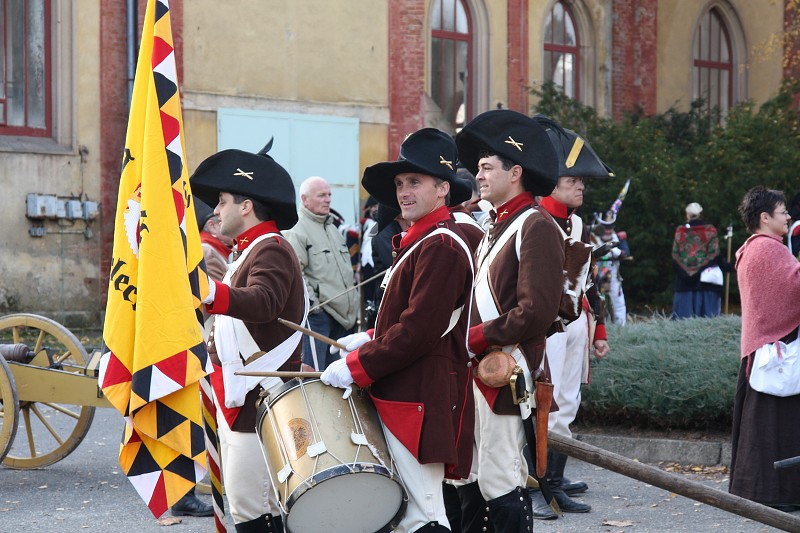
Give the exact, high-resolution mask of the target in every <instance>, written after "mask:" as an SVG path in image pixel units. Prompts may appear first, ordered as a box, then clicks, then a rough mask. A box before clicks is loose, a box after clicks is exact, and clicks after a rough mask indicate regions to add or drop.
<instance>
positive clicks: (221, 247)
mask: <svg viewBox="0 0 800 533" xmlns="http://www.w3.org/2000/svg"><path fill="white" fill-rule="evenodd" d="M200 242H202V243H205V244H208V245H209V246H211V247H212V248H214V249H215V250H216V251H218V252H219V253H220V255H222V256H223V257H228V256H229V255H230V253H231V249H230V248H228V247H227V246H225V244H223V242H222V241H221V240H219V239H217V238H216V237H214V236H213V235H211V234H210V233H209V232H207V231H201V232H200Z"/></svg>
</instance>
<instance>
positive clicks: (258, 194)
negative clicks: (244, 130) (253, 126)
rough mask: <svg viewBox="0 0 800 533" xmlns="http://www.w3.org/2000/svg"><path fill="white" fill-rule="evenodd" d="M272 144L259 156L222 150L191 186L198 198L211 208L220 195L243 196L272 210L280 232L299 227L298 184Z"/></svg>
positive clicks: (203, 165)
mask: <svg viewBox="0 0 800 533" xmlns="http://www.w3.org/2000/svg"><path fill="white" fill-rule="evenodd" d="M270 148H272V140H270V141H269V142H268V143H267V145H266V146H265V147H264V148H262V149H261V150H260V151H259V152H258V153H257V154H253V153H250V152H245V151H243V150H236V149H229V150H222V151H221V152H217V153H216V154H214V155H212V156H210V157H209V158H207V159H206V160H205V161H203V162H202V163H200V166H198V167H197V170H195V171H194V174H192V177H191V178H189V182H190V183H191V186H192V192H193V193H194V195H195V196H196V197H198V198H200V200H202V201H203V202H205V203H207V204H208V205H214V206H215V205H217V202H218V201H219V193H221V192H227V193H231V194H240V195H242V196H247V197H248V198H252V199H253V200H257V201H259V202H261V203H263V204H264V205H266V206H267V207H268V208H269V211H270V213H271V214H272V218H273V219H274V220H275V223H276V224H277V226H278V229H281V230H284V229H289V228H291V227H292V226H294V225H295V224H297V204H296V203H295V202H296V200H295V190H294V183H292V178H291V177H290V176H289V173H288V172H286V169H284V168H283V167H282V166H280V165H279V164H278V163H277V162H276V161H275V160H274V159H272V157H270V156H268V155H267V151H268V150H269V149H270Z"/></svg>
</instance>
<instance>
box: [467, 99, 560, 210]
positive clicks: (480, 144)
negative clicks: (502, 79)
mask: <svg viewBox="0 0 800 533" xmlns="http://www.w3.org/2000/svg"><path fill="white" fill-rule="evenodd" d="M456 144H457V145H458V155H459V157H460V158H461V162H462V163H464V166H465V167H466V168H467V169H470V172H477V170H478V161H480V154H481V152H491V153H494V154H497V155H498V156H501V157H503V158H505V159H510V160H511V161H513V162H514V163H516V164H518V165H519V166H521V167H522V169H523V170H524V171H525V172H524V175H523V185H524V187H525V190H526V191H529V192H531V193H533V194H535V195H537V196H549V195H550V193H551V192H553V189H554V188H555V186H556V184H557V183H558V158H557V156H556V153H555V151H554V150H553V144H552V143H551V142H550V139H549V138H548V136H547V132H545V131H544V128H543V127H542V126H540V125H539V123H537V122H536V121H535V120H533V119H532V118H530V117H528V116H525V115H523V114H522V113H517V112H516V111H511V110H510V109H494V110H492V111H486V112H485V113H481V114H480V115H478V116H477V117H475V118H474V119H472V120H471V121H470V122H469V124H467V125H466V126H464V129H462V130H461V131H460V132H458V135H456Z"/></svg>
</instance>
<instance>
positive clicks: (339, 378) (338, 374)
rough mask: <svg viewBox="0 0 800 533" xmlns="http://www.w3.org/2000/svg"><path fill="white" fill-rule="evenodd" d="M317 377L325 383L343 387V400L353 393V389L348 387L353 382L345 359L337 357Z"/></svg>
mask: <svg viewBox="0 0 800 533" xmlns="http://www.w3.org/2000/svg"><path fill="white" fill-rule="evenodd" d="M319 379H320V380H322V382H323V383H324V384H326V385H330V386H332V387H338V388H340V389H344V394H342V398H344V399H345V400H346V399H347V398H349V397H350V394H352V393H353V389H352V387H350V385H352V384H353V375H352V374H351V373H350V369H349V368H347V361H345V360H344V359H337V360H336V361H334V362H333V363H331V364H330V365H328V368H326V369H325V371H324V372H323V373H322V375H321V376H320V377H319Z"/></svg>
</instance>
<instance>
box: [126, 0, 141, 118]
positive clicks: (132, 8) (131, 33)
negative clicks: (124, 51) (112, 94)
mask: <svg viewBox="0 0 800 533" xmlns="http://www.w3.org/2000/svg"><path fill="white" fill-rule="evenodd" d="M136 2H137V0H125V3H126V6H125V7H126V9H125V11H126V14H127V17H128V18H127V25H128V107H129V108H130V105H131V97H132V96H133V78H134V77H135V76H136V28H137V27H138V25H139V12H138V11H139V10H138V5H137V3H136Z"/></svg>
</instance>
